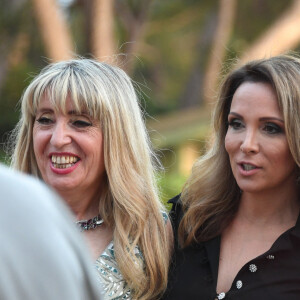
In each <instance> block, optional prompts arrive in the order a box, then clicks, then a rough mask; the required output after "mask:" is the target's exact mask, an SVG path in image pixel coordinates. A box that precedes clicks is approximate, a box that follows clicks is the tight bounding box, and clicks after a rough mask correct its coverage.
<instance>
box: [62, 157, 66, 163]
mask: <svg viewBox="0 0 300 300" xmlns="http://www.w3.org/2000/svg"><path fill="white" fill-rule="evenodd" d="M61 163H62V164H65V163H66V158H65V157H64V156H62V157H61Z"/></svg>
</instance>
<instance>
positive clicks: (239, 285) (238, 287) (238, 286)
mask: <svg viewBox="0 0 300 300" xmlns="http://www.w3.org/2000/svg"><path fill="white" fill-rule="evenodd" d="M242 286H243V282H242V280H238V281H237V282H236V288H237V289H238V290H239V289H240V288H241V287H242Z"/></svg>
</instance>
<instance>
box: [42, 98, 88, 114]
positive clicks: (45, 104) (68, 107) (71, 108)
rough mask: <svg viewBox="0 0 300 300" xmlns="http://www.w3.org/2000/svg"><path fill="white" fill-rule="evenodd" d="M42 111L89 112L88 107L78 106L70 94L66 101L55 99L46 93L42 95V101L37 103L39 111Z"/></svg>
mask: <svg viewBox="0 0 300 300" xmlns="http://www.w3.org/2000/svg"><path fill="white" fill-rule="evenodd" d="M40 111H53V112H62V113H64V114H67V113H68V112H76V113H82V112H84V113H87V110H86V109H84V108H82V107H78V105H77V106H76V104H75V103H74V101H73V100H72V98H71V97H70V96H67V97H66V99H65V100H64V101H55V100H53V99H51V98H50V97H49V96H47V95H46V94H45V95H44V96H42V97H41V99H40V102H39V104H38V105H37V112H40Z"/></svg>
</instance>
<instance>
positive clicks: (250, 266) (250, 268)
mask: <svg viewBox="0 0 300 300" xmlns="http://www.w3.org/2000/svg"><path fill="white" fill-rule="evenodd" d="M249 270H250V272H252V273H254V272H256V271H257V266H256V265H255V264H251V265H249Z"/></svg>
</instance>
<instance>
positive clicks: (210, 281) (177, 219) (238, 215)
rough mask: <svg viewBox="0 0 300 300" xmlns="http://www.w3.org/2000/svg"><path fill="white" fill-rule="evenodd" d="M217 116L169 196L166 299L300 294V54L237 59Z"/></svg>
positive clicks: (224, 85)
mask: <svg viewBox="0 0 300 300" xmlns="http://www.w3.org/2000/svg"><path fill="white" fill-rule="evenodd" d="M213 122H214V139H213V142H212V144H211V147H210V148H209V149H208V151H207V153H206V154H205V155H204V156H203V157H201V158H199V160H198V161H197V162H196V163H195V164H194V167H193V170H192V174H191V176H190V178H189V179H188V181H187V183H186V184H185V186H184V188H183V192H182V194H181V195H180V196H177V197H175V198H174V199H172V200H171V202H172V203H173V209H172V213H171V214H172V218H173V221H174V227H175V230H174V231H175V239H176V240H177V241H176V243H177V246H176V251H175V257H174V264H173V265H172V268H171V272H170V281H169V284H168V290H167V292H166V294H165V296H164V298H163V299H170V300H171V299H172V300H177V299H211V300H213V299H243V300H253V299H278V300H279V299H280V300H282V299H289V300H291V299H293V300H296V299H300V217H299V207H300V203H299V200H300V199H299V187H300V186H299V176H300V172H299V166H300V139H299V137H300V59H299V58H298V57H296V56H289V55H281V56H277V57H272V58H269V59H261V60H256V61H251V62H248V63H247V64H245V65H243V66H241V67H238V68H236V69H234V70H233V71H232V72H230V73H229V74H228V75H227V76H226V78H225V80H224V81H223V83H222V85H221V89H220V93H219V97H218V101H217V103H216V109H215V114H214V118H213ZM177 233H178V235H177Z"/></svg>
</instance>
